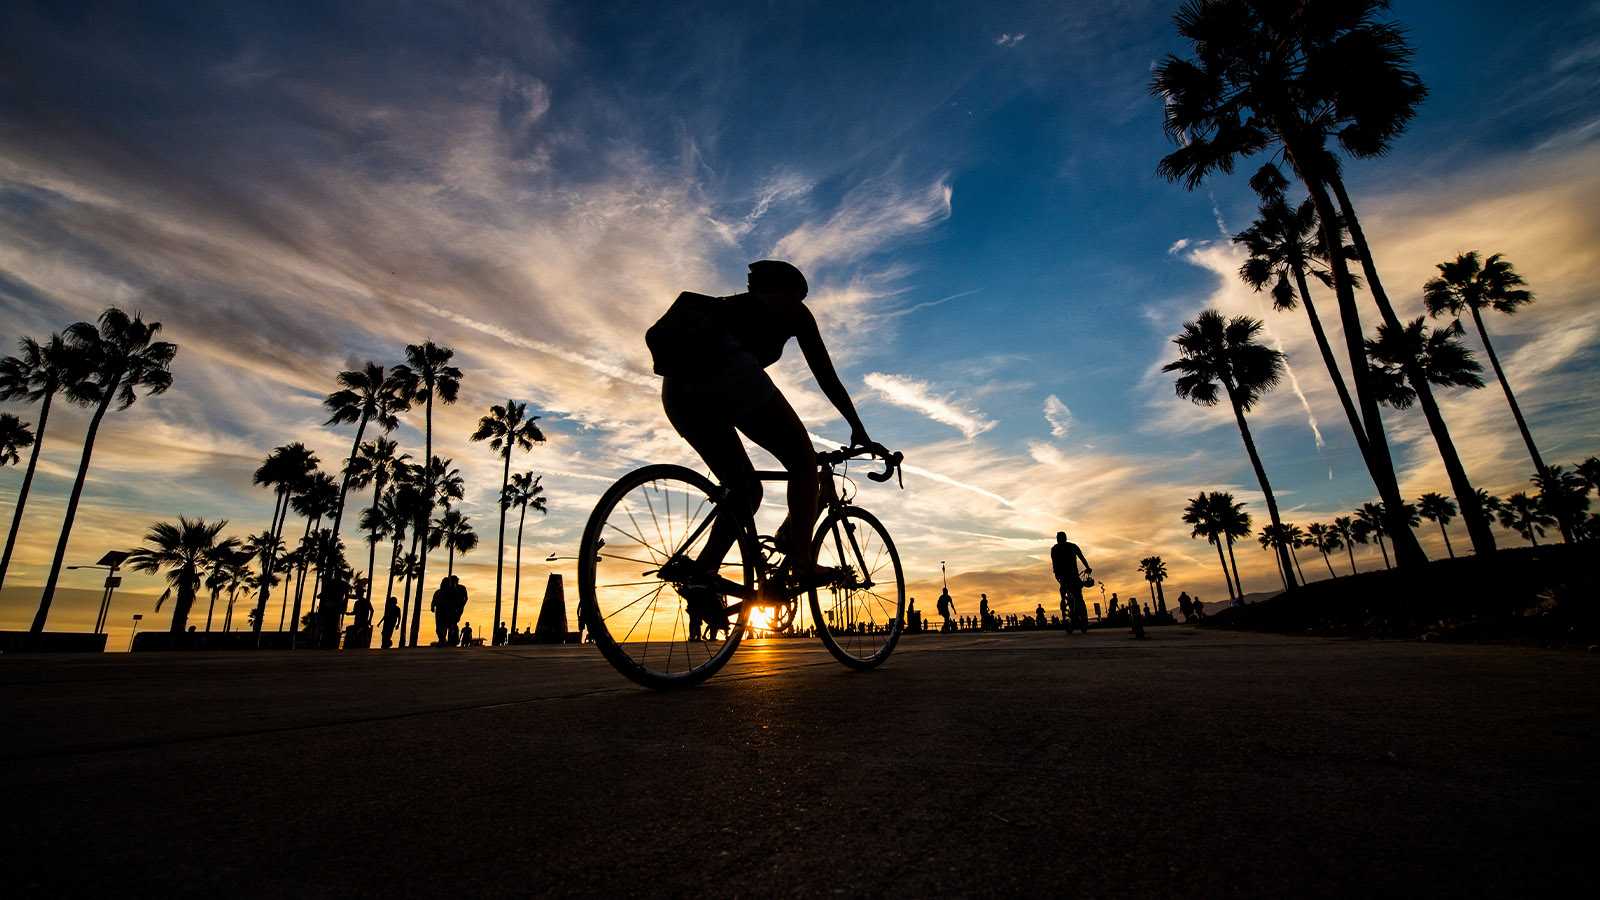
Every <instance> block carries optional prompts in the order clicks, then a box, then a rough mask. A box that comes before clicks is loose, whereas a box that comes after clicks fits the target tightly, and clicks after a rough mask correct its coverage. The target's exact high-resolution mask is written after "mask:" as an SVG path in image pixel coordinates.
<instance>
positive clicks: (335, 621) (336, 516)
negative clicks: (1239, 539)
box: [317, 412, 367, 650]
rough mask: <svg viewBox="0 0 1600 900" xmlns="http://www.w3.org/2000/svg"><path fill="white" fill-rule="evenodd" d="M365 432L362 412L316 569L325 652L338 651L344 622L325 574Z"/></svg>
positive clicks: (335, 586) (340, 591)
mask: <svg viewBox="0 0 1600 900" xmlns="http://www.w3.org/2000/svg"><path fill="white" fill-rule="evenodd" d="M366 431H367V413H366V412H362V414H361V424H359V425H357V426H356V439H355V441H354V442H352V443H351V444H350V457H349V458H348V459H347V460H345V464H344V479H343V480H342V481H340V482H339V500H338V502H337V503H335V504H334V505H333V531H332V533H331V534H330V535H329V538H328V545H327V546H326V547H324V548H323V550H322V554H321V556H322V562H321V563H319V564H318V566H317V570H318V571H317V575H318V578H319V580H321V582H322V595H323V596H322V600H321V603H319V604H318V606H317V623H318V626H319V627H318V628H317V646H319V647H323V648H326V649H328V650H337V649H339V626H340V624H341V622H342V621H343V619H344V603H345V597H344V588H343V587H342V586H340V585H339V583H338V582H339V578H338V576H337V575H334V576H333V577H331V578H329V577H325V575H326V573H327V572H328V571H329V570H330V568H332V569H334V570H337V568H338V566H337V565H336V564H335V562H336V560H335V557H336V556H337V554H338V552H339V527H340V525H342V524H343V522H344V495H345V494H346V493H347V492H348V491H349V490H350V470H351V467H352V466H354V465H355V461H356V454H357V453H358V452H360V450H361V438H362V436H363V435H365V434H366ZM335 594H337V595H338V596H334V595H335Z"/></svg>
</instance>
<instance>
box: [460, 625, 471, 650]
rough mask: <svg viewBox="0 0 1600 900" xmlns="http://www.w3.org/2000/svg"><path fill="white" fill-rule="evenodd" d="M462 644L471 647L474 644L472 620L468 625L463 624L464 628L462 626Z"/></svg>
mask: <svg viewBox="0 0 1600 900" xmlns="http://www.w3.org/2000/svg"><path fill="white" fill-rule="evenodd" d="M461 646H463V647H471V646H472V623H471V622H468V623H467V624H466V625H463V626H462V628H461Z"/></svg>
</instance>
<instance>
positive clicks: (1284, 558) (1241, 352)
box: [1161, 309, 1295, 591]
mask: <svg viewBox="0 0 1600 900" xmlns="http://www.w3.org/2000/svg"><path fill="white" fill-rule="evenodd" d="M1260 333H1261V321H1260V320H1259V319H1252V318H1250V317H1249V316H1235V317H1234V318H1232V319H1224V318H1223V317H1222V314H1221V313H1218V312H1216V311H1215V310H1209V309H1208V310H1206V311H1205V312H1203V313H1201V314H1200V315H1199V316H1197V317H1196V318H1195V320H1194V321H1193V322H1185V323H1184V324H1183V333H1182V334H1179V335H1178V336H1177V337H1176V338H1174V339H1173V341H1172V342H1173V343H1174V344H1176V345H1177V347H1178V354H1179V356H1178V358H1177V359H1176V360H1174V361H1172V362H1170V363H1167V364H1166V365H1165V366H1163V367H1162V368H1161V370H1162V371H1163V372H1177V373H1179V374H1178V378H1177V380H1176V382H1175V385H1176V387H1177V391H1178V396H1179V397H1182V398H1184V399H1185V400H1190V401H1193V402H1194V403H1197V404H1199V405H1201V406H1215V405H1216V404H1217V402H1218V401H1219V400H1220V399H1221V398H1222V396H1224V395H1225V396H1226V397H1227V399H1228V405H1229V406H1230V407H1232V409H1233V418H1234V421H1235V422H1237V423H1238V425H1239V436H1240V437H1241V438H1243V439H1244V449H1245V453H1247V454H1248V455H1249V457H1250V465H1251V467H1252V468H1254V469H1255V471H1256V481H1257V482H1259V483H1260V485H1261V493H1262V494H1263V495H1264V496H1265V497H1266V500H1267V515H1268V516H1269V517H1270V518H1271V519H1272V524H1274V525H1278V524H1280V520H1279V518H1278V500H1277V498H1276V497H1274V496H1273V494H1272V484H1271V483H1270V482H1268V481H1267V470H1266V467H1265V466H1263V465H1262V464H1261V454H1259V453H1257V452H1256V442H1255V438H1253V437H1252V436H1251V435H1250V426H1249V424H1248V423H1247V422H1246V421H1245V417H1244V414H1245V413H1246V412H1248V411H1249V410H1250V409H1251V407H1253V406H1255V405H1256V402H1257V401H1258V400H1260V399H1261V397H1262V396H1263V395H1264V394H1266V392H1267V391H1270V390H1272V388H1273V387H1274V386H1276V385H1277V383H1278V382H1279V380H1281V379H1282V378H1283V354H1282V353H1280V352H1278V351H1277V350H1274V349H1272V348H1271V347H1268V346H1265V345H1263V344H1261V343H1260V342H1258V341H1257V340H1256V336H1257V335H1258V334H1260ZM1219 385H1220V387H1221V390H1220V391H1219V390H1218V386H1219ZM1278 552H1279V555H1280V557H1281V559H1280V560H1279V562H1280V564H1281V565H1282V566H1283V568H1284V574H1285V576H1286V578H1287V581H1286V584H1285V586H1284V590H1290V591H1292V590H1294V585H1295V581H1294V573H1293V572H1292V571H1290V569H1289V553H1288V551H1287V550H1286V549H1284V548H1283V547H1279V548H1278Z"/></svg>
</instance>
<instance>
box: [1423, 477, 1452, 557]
mask: <svg viewBox="0 0 1600 900" xmlns="http://www.w3.org/2000/svg"><path fill="white" fill-rule="evenodd" d="M1417 514H1418V515H1420V516H1422V517H1423V518H1424V519H1427V520H1428V521H1429V522H1438V523H1439V534H1441V535H1443V536H1444V552H1446V553H1448V554H1450V558H1451V559H1455V558H1456V551H1455V548H1454V547H1452V546H1450V530H1449V528H1448V527H1447V526H1448V525H1449V524H1450V520H1451V519H1454V518H1455V517H1456V505H1455V504H1454V503H1451V502H1450V498H1449V497H1446V496H1445V495H1443V494H1439V493H1434V492H1432V491H1429V492H1428V493H1426V494H1423V495H1422V496H1421V497H1418V498H1417Z"/></svg>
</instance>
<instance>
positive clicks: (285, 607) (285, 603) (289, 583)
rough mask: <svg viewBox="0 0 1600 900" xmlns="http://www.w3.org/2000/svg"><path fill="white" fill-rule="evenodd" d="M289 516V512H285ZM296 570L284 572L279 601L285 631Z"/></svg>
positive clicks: (281, 620) (281, 627) (281, 624)
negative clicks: (281, 597)
mask: <svg viewBox="0 0 1600 900" xmlns="http://www.w3.org/2000/svg"><path fill="white" fill-rule="evenodd" d="M284 517H285V518H287V517H288V514H287V513H285V514H284ZM293 575H294V572H292V571H290V570H289V569H285V570H284V572H283V599H282V600H280V601H279V602H278V630H279V631H283V619H284V617H285V616H287V615H288V614H289V588H291V587H293V586H294V578H293V577H292V576H293ZM290 630H293V629H292V628H291V629H290Z"/></svg>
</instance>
